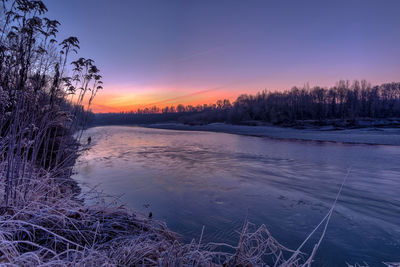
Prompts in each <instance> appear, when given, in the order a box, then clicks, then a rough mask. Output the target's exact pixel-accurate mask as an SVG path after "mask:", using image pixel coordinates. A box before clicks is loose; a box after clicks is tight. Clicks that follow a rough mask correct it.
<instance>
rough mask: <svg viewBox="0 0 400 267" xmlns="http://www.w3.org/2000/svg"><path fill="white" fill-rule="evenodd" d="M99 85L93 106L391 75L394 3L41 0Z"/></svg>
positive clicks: (396, 53) (399, 69) (397, 39)
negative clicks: (92, 65)
mask: <svg viewBox="0 0 400 267" xmlns="http://www.w3.org/2000/svg"><path fill="white" fill-rule="evenodd" d="M44 2H45V3H46V5H47V6H48V8H49V16H50V17H51V18H56V19H58V20H59V21H60V22H61V23H62V25H61V31H60V33H59V36H58V38H59V39H62V38H65V37H67V36H70V35H72V36H77V37H78V38H79V39H80V41H81V51H80V56H83V57H90V58H93V59H94V60H95V61H96V62H97V65H98V67H99V68H100V69H101V70H102V74H103V76H104V82H105V89H104V91H103V92H101V94H100V96H99V97H98V99H97V102H96V104H97V106H96V108H95V111H111V110H131V109H135V108H137V107H139V106H145V105H148V104H151V103H162V104H176V103H178V102H179V103H183V104H193V103H209V102H213V101H214V100H216V99H217V98H231V99H232V98H234V97H236V96H237V95H239V94H240V93H244V92H246V93H254V92H257V91H260V90H262V89H268V90H275V89H290V87H292V86H294V85H299V86H302V85H304V84H305V83H307V82H308V83H309V84H310V85H322V86H330V85H333V84H334V83H335V82H336V81H338V80H340V79H349V80H354V79H367V80H368V81H370V82H371V83H373V84H375V83H382V82H391V81H399V80H400V79H399V78H400V75H399V74H400V16H399V15H398V12H399V10H400V1H396V0H392V1H387V0H385V1H378V0H376V1H361V0H357V1H356V0H346V1H321V0H318V1H307V0H305V1H258V0H249V1H245V0H242V1H238V0H225V1H219V0H202V1H189V0H181V1H175V0H173V1H170V0H168V1H167V0H140V1H136V0H68V1H60V0H45V1H44Z"/></svg>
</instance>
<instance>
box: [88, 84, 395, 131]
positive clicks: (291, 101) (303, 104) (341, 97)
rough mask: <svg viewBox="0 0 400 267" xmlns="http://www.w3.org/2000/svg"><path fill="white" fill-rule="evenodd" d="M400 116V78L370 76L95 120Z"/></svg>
mask: <svg viewBox="0 0 400 267" xmlns="http://www.w3.org/2000/svg"><path fill="white" fill-rule="evenodd" d="M399 117H400V83H397V82H396V83H385V84H382V85H379V86H371V84H370V83H368V82H366V81H365V80H362V81H354V82H352V83H350V82H349V81H339V82H337V83H336V85H335V86H333V87H331V88H322V87H319V86H316V87H313V88H309V87H308V86H304V87H303V88H298V87H293V88H292V89H291V90H287V91H283V92H280V91H274V92H270V91H266V90H264V91H262V92H259V93H257V94H256V95H247V94H243V95H240V96H239V97H238V98H237V99H236V101H234V102H233V103H231V102H230V101H229V100H218V101H217V103H215V104H211V105H198V106H190V105H188V106H184V105H177V106H176V107H175V106H170V107H165V108H159V107H151V108H145V109H139V110H137V111H136V112H121V113H101V114H96V115H95V124H98V125H105V124H145V123H157V122H172V121H173V122H181V123H185V124H191V125H199V124H200V125H201V124H209V123H214V122H225V123H231V124H250V125H251V124H258V123H271V124H275V125H284V126H295V125H299V124H301V123H302V122H306V121H308V122H310V121H311V122H312V123H313V124H315V125H329V124H333V123H337V122H338V121H346V126H349V125H356V124H357V121H358V120H359V119H388V118H399Z"/></svg>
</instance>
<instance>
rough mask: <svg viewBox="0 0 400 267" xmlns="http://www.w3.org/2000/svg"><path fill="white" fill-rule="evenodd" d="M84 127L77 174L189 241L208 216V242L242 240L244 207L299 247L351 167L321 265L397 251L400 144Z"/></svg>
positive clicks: (387, 257) (393, 256)
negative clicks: (86, 144)
mask: <svg viewBox="0 0 400 267" xmlns="http://www.w3.org/2000/svg"><path fill="white" fill-rule="evenodd" d="M85 135H86V136H91V137H92V147H91V149H90V150H88V151H87V152H85V153H84V154H83V155H82V156H81V157H80V158H79V160H78V163H77V165H76V172H77V174H76V175H75V178H76V179H77V180H78V181H79V182H82V183H86V184H88V185H90V186H94V185H99V187H98V188H99V189H101V190H103V191H104V192H106V193H108V194H113V195H121V194H122V195H123V197H122V200H123V201H124V202H126V203H127V204H128V205H129V206H130V207H131V208H133V209H134V210H139V211H142V212H146V213H147V212H150V211H151V212H152V213H153V217H154V218H156V219H161V220H164V221H166V223H167V225H168V226H169V228H171V229H172V230H174V231H176V232H178V233H180V234H182V238H183V239H184V240H186V241H190V240H191V239H192V238H196V239H198V237H199V236H200V233H201V229H202V226H203V225H204V226H205V236H204V239H203V240H204V242H208V241H214V242H227V243H231V244H235V243H236V242H237V241H238V234H237V231H238V230H240V228H241V226H242V224H243V222H244V220H245V218H246V216H247V217H248V219H249V221H251V222H252V223H254V224H255V225H256V226H259V225H261V224H265V225H266V226H267V227H268V229H269V230H270V232H271V233H272V235H273V236H274V237H275V238H276V239H277V240H278V241H280V242H281V243H283V244H284V245H286V246H288V247H290V248H297V246H299V245H300V244H301V242H302V241H303V240H304V239H305V238H306V236H307V235H308V234H309V233H310V232H311V231H312V230H313V229H314V227H315V226H316V225H317V224H318V223H319V222H320V220H321V219H322V218H323V217H324V216H325V214H326V213H327V212H328V209H329V208H330V207H331V205H332V202H333V200H334V198H335V196H336V193H337V192H338V190H339V187H340V184H341V183H342V181H343V179H344V177H345V176H346V173H347V172H348V171H349V170H350V174H349V176H348V178H347V182H346V184H345V186H344V189H343V192H342V195H341V196H340V199H339V202H338V204H337V207H336V208H335V212H334V214H333V216H332V219H331V222H330V224H329V227H328V230H327V233H326V236H325V239H324V241H323V243H322V246H321V247H320V250H319V251H318V253H317V257H316V260H317V262H316V263H317V264H316V265H319V266H339V265H345V264H346V262H348V263H356V262H359V263H362V262H366V263H368V264H370V265H371V266H376V265H378V266H379V265H382V264H381V263H382V261H386V262H390V261H397V262H399V261H400V147H395V146H371V145H348V144H346V145H345V144H334V143H316V142H295V141H277V140H272V139H268V138H259V137H248V136H240V135H231V134H224V133H211V132H189V131H173V130H159V129H147V128H141V127H123V126H106V127H96V128H91V129H89V130H87V132H86V133H85ZM85 135H84V137H83V138H85ZM83 140H84V139H83ZM317 237H318V236H316V238H317ZM312 242H316V239H313V240H312ZM308 248H309V247H308ZM309 251H311V250H309ZM382 266H383V265H382Z"/></svg>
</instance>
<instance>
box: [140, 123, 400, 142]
mask: <svg viewBox="0 0 400 267" xmlns="http://www.w3.org/2000/svg"><path fill="white" fill-rule="evenodd" d="M145 127H149V128H158V129H170V130H186V131H210V132H222V133H230V134H241V135H250V136H260V137H269V138H276V139H288V140H303V141H318V142H337V143H351V144H370V145H395V146H398V145H400V128H361V129H345V130H335V129H333V128H329V127H327V128H320V129H293V128H284V127H276V126H245V125H231V124H225V123H213V124H208V125H196V126H189V125H184V124H179V123H159V124H151V125H145Z"/></svg>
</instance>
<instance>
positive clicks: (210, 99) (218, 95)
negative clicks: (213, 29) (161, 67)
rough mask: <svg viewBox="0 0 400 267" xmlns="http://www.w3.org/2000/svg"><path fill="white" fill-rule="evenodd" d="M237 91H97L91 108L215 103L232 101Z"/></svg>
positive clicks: (133, 108)
mask: <svg viewBox="0 0 400 267" xmlns="http://www.w3.org/2000/svg"><path fill="white" fill-rule="evenodd" d="M205 91H206V90H205ZM238 95H239V94H238V93H237V92H227V91H224V92H222V91H218V92H215V91H214V92H213V91H209V92H205V93H202V91H200V93H198V92H197V91H196V92H193V93H180V94H178V93H172V92H164V93H163V92H160V93H157V94H153V93H147V94H146V93H134V92H128V93H118V94H117V93H114V94H113V93H106V92H99V94H98V95H97V96H96V98H95V100H94V101H93V103H92V106H91V110H92V111H93V112H95V113H108V112H130V111H137V110H138V109H144V108H151V107H153V106H157V107H159V108H164V107H166V106H177V105H179V104H182V105H185V106H187V105H192V106H197V105H203V104H215V103H216V102H217V100H219V99H229V100H230V101H231V102H233V101H234V100H235V99H236V98H237V97H238Z"/></svg>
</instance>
